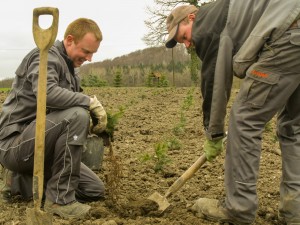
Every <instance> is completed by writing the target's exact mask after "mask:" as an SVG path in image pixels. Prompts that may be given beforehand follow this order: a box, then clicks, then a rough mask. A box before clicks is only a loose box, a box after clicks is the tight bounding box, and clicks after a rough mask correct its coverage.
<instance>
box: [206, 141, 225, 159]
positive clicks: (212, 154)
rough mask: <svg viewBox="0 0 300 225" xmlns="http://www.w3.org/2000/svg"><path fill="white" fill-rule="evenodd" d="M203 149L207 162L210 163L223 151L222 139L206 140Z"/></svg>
mask: <svg viewBox="0 0 300 225" xmlns="http://www.w3.org/2000/svg"><path fill="white" fill-rule="evenodd" d="M203 148H204V153H205V156H206V159H207V161H209V162H212V161H213V160H214V159H215V158H216V157H217V156H218V155H219V154H220V153H221V152H222V150H223V138H219V139H217V140H208V139H206V140H205V142H204V146H203Z"/></svg>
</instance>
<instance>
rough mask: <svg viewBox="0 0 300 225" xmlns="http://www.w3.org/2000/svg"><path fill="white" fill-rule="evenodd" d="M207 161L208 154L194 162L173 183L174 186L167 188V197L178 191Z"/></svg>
mask: <svg viewBox="0 0 300 225" xmlns="http://www.w3.org/2000/svg"><path fill="white" fill-rule="evenodd" d="M205 162H206V156H205V154H203V155H201V156H200V157H199V158H198V159H197V161H196V162H194V164H193V165H191V167H190V168H188V170H186V171H185V172H184V173H183V174H182V175H181V177H179V178H178V179H177V180H176V181H175V182H174V183H173V184H172V186H171V187H170V188H169V189H168V190H167V192H166V194H165V197H166V198H167V197H168V196H170V195H171V194H174V193H175V192H176V191H178V190H179V189H180V188H181V187H182V186H183V185H184V184H185V182H186V181H187V180H189V179H190V178H191V177H192V176H193V175H194V174H195V172H197V171H198V170H199V169H200V167H201V166H202V165H203V164H204V163H205Z"/></svg>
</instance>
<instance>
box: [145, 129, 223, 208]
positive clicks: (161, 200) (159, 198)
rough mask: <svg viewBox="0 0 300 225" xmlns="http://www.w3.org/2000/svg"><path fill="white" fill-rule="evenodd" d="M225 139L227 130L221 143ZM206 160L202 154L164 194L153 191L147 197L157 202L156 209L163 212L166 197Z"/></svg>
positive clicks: (167, 205)
mask: <svg viewBox="0 0 300 225" xmlns="http://www.w3.org/2000/svg"><path fill="white" fill-rule="evenodd" d="M226 140H227V132H226V136H225V137H224V138H223V140H222V144H223V145H224V142H225V141H226ZM205 162H206V156H205V154H202V155H201V156H200V157H199V158H198V159H197V161H196V162H194V164H193V165H191V166H190V168H188V170H186V171H185V172H184V173H183V174H182V175H181V176H180V177H179V178H178V179H177V180H176V181H175V182H174V183H173V184H172V185H171V187H169V189H168V190H167V192H166V193H165V195H164V196H162V195H160V194H159V193H158V192H154V193H153V194H152V195H150V196H149V197H148V199H149V200H151V201H154V202H156V203H157V204H158V211H160V212H161V213H162V212H164V211H165V210H166V209H167V208H168V207H169V206H170V203H169V202H168V199H167V198H168V197H169V196H171V195H172V194H174V193H175V192H176V191H178V190H179V189H180V188H181V187H182V186H183V185H184V184H185V182H186V181H187V180H189V179H190V178H191V177H192V176H193V175H194V174H195V173H196V172H197V171H198V170H199V169H200V167H201V166H202V165H203V164H204V163H205Z"/></svg>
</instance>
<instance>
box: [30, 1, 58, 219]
mask: <svg viewBox="0 0 300 225" xmlns="http://www.w3.org/2000/svg"><path fill="white" fill-rule="evenodd" d="M41 15H52V16H53V21H52V25H51V26H50V27H49V28H48V29H42V28H41V27H40V26H39V22H38V19H39V16H41ZM32 25H33V26H32V28H33V37H34V41H35V43H36V45H37V47H38V48H39V49H40V64H39V78H38V92H37V116H36V129H35V148H34V166H33V200H34V208H27V209H26V224H27V225H48V224H50V225H51V224H52V220H53V219H52V214H48V213H46V212H43V211H41V206H42V197H43V191H44V157H45V128H46V93H47V64H48V63H47V61H48V50H49V49H50V47H51V46H52V45H53V43H54V41H55V38H56V35H57V29H58V9H57V8H50V7H41V8H35V9H34V10H33V24H32Z"/></svg>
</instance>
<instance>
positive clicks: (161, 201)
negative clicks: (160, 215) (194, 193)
mask: <svg viewBox="0 0 300 225" xmlns="http://www.w3.org/2000/svg"><path fill="white" fill-rule="evenodd" d="M148 199H149V200H151V201H154V202H156V203H157V204H158V210H159V211H162V212H163V211H165V210H166V209H167V208H168V207H169V206H170V203H169V202H168V200H167V198H166V197H164V196H162V195H160V194H159V193H158V192H154V193H153V194H152V195H150V196H149V197H148Z"/></svg>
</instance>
